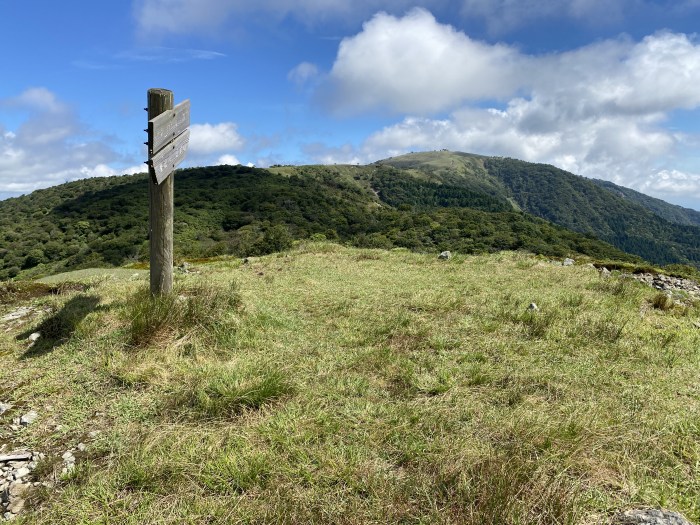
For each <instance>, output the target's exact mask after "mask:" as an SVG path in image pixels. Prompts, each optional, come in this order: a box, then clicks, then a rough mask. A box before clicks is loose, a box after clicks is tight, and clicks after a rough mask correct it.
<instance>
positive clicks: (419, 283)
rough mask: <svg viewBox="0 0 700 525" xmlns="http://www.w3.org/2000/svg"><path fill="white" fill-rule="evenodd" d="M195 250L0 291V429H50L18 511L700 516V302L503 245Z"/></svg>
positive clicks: (201, 518) (472, 523) (56, 517)
mask: <svg viewBox="0 0 700 525" xmlns="http://www.w3.org/2000/svg"><path fill="white" fill-rule="evenodd" d="M193 270H195V271H196V272H197V273H189V274H178V275H177V276H176V282H175V291H176V293H175V294H174V295H173V296H170V297H165V298H162V299H159V300H151V299H150V294H149V291H148V286H147V282H146V280H145V279H139V280H122V281H117V280H104V279H103V280H94V279H92V280H88V281H86V282H82V283H81V282H77V283H72V284H71V285H65V286H63V287H56V288H49V287H46V289H45V290H44V293H45V294H46V295H43V296H41V297H36V298H35V299H34V300H30V299H27V298H25V299H21V300H14V301H13V302H12V301H11V304H8V300H7V298H8V297H9V298H10V300H12V298H13V297H19V296H21V295H22V294H21V293H20V292H21V291H22V286H26V291H28V292H31V295H33V296H36V295H37V294H40V293H41V291H42V290H41V289H39V288H38V287H37V286H36V284H34V283H26V285H25V284H24V283H12V284H10V285H7V286H8V287H10V288H12V287H14V288H12V289H13V290H14V292H15V293H14V294H3V293H0V385H2V387H0V403H5V404H11V405H13V408H11V409H10V410H9V411H8V412H5V413H4V414H0V445H3V444H5V443H7V444H8V446H7V447H6V448H4V449H0V454H7V453H9V452H14V451H17V452H26V451H29V452H36V453H42V454H45V456H44V457H43V459H41V460H40V461H39V463H38V464H37V465H36V468H35V469H33V470H32V471H31V472H30V474H25V476H24V480H26V481H29V482H32V483H33V482H49V483H50V485H49V487H31V488H30V489H29V490H30V491H31V492H29V493H25V494H23V495H22V497H23V498H26V502H25V505H24V511H23V514H21V515H20V517H21V523H23V524H25V525H30V524H55V525H70V524H75V523H84V524H87V523H117V524H124V525H127V524H133V525H137V524H138V525H141V524H155V523H163V524H164V523H193V524H194V523H210V524H221V525H224V524H227V523H280V524H302V523H314V524H319V525H324V524H337V523H343V524H348V525H354V524H357V525H359V524H367V523H426V524H427V523H431V524H432V523H439V524H444V525H451V524H455V525H456V524H460V525H485V524H503V525H508V524H526V523H527V524H532V525H555V524H556V525H581V524H583V523H585V524H590V525H594V524H595V525H602V524H604V523H610V519H609V518H610V516H611V515H612V514H614V513H616V512H618V511H620V510H626V509H628V508H630V507H646V506H649V507H657V506H663V507H666V508H669V509H673V510H676V511H680V512H682V513H684V514H685V515H686V516H687V517H688V518H689V519H690V520H692V521H693V522H695V523H697V522H698V520H700V499H698V494H700V476H698V465H700V447H699V446H698V431H699V430H698V414H699V413H700V396H699V395H698V383H697V368H698V367H697V365H698V356H699V350H698V349H700V330H698V329H697V328H696V325H699V324H700V310H699V309H698V306H697V305H695V306H687V305H686V306H674V305H673V303H671V304H669V303H668V302H666V301H659V300H657V298H658V297H659V296H661V298H662V299H663V298H665V296H663V295H661V294H659V293H658V292H656V291H655V290H653V289H652V288H649V287H645V286H643V285H641V284H639V283H637V282H635V281H633V280H631V279H622V278H619V277H616V276H612V277H609V278H603V277H600V276H599V274H598V272H596V271H595V270H593V269H590V268H587V267H586V266H571V267H564V266H561V265H554V264H549V263H547V262H545V261H542V260H541V258H538V257H534V256H531V255H528V254H524V253H511V252H502V253H498V254H491V255H478V256H457V257H454V258H453V259H451V260H449V261H439V260H438V259H437V258H436V257H435V256H434V254H430V255H423V254H416V253H410V252H407V251H384V250H367V249H354V248H347V247H341V246H339V245H333V244H327V243H321V244H318V243H305V244H303V245H301V246H300V247H299V249H296V250H292V251H290V252H289V253H288V256H287V257H278V256H276V255H271V256H264V257H259V258H257V257H256V258H250V260H249V261H248V262H247V263H245V264H243V263H242V262H241V260H240V259H236V258H224V259H223V260H220V261H217V262H213V263H208V264H203V263H201V264H195V266H194V268H193ZM0 290H2V286H1V285H0ZM57 292H58V293H57ZM532 302H535V303H536V304H537V305H538V306H539V309H538V310H537V311H533V310H528V305H529V304H530V303H532ZM17 311H19V312H20V313H22V315H21V316H20V317H19V318H16V317H15V318H14V319H13V320H8V319H7V318H6V315H7V314H8V313H11V312H17ZM36 332H40V333H41V334H42V335H41V336H40V338H39V339H38V340H37V341H36V342H35V343H34V344H33V345H31V346H30V343H29V341H28V339H27V338H28V336H29V334H32V333H36ZM32 410H33V411H35V412H36V414H37V417H36V421H35V422H34V423H32V424H30V425H28V426H26V427H21V428H18V429H17V430H12V428H11V424H12V419H13V418H15V417H19V416H21V415H23V414H26V413H28V412H30V411H32ZM59 425H60V426H59ZM79 444H81V445H80V448H79V447H78V445H79ZM67 451H72V452H71V454H72V455H66V452H67ZM71 457H72V458H73V459H72V460H71ZM71 464H72V465H74V466H73V467H72V470H66V472H65V473H64V474H61V472H62V470H63V469H64V468H66V469H68V466H67V465H71ZM0 484H2V481H0ZM10 492H11V493H12V497H13V498H14V497H15V491H14V490H13V491H10Z"/></svg>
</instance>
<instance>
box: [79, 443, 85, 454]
mask: <svg viewBox="0 0 700 525" xmlns="http://www.w3.org/2000/svg"><path fill="white" fill-rule="evenodd" d="M86 448H87V445H86V444H85V443H78V450H79V451H80V452H85V449H86Z"/></svg>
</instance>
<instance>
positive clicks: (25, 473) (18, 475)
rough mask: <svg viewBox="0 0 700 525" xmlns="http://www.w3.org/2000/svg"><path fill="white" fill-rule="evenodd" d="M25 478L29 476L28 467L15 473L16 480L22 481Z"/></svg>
mask: <svg viewBox="0 0 700 525" xmlns="http://www.w3.org/2000/svg"><path fill="white" fill-rule="evenodd" d="M25 476H29V469H28V468H27V467H22V468H19V469H17V470H16V471H15V479H22V478H23V477H25Z"/></svg>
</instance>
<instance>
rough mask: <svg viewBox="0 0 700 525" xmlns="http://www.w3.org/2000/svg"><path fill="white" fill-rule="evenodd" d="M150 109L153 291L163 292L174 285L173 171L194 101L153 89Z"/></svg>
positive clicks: (187, 132) (185, 140) (183, 146)
mask: <svg viewBox="0 0 700 525" xmlns="http://www.w3.org/2000/svg"><path fill="white" fill-rule="evenodd" d="M146 110H147V111H148V129H147V130H146V131H147V132H148V142H147V143H146V144H148V163H147V164H148V173H149V174H150V177H149V179H150V180H149V190H148V194H149V201H150V203H149V207H148V223H149V226H148V228H149V237H150V257H151V265H150V266H151V293H152V294H153V295H162V294H168V293H170V292H171V291H172V289H173V215H174V205H173V193H174V188H175V182H174V180H173V179H174V177H175V176H174V175H173V171H175V167H176V166H177V165H178V164H180V162H182V159H184V158H185V154H186V153H187V146H188V145H189V142H190V130H189V125H190V101H189V100H185V101H184V102H181V103H180V104H178V105H177V106H175V107H173V92H172V91H170V90H168V89H149V90H148V107H147V108H146Z"/></svg>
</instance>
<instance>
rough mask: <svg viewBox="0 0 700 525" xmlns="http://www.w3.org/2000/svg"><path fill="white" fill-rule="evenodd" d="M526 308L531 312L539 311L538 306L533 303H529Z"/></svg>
mask: <svg viewBox="0 0 700 525" xmlns="http://www.w3.org/2000/svg"><path fill="white" fill-rule="evenodd" d="M527 309H528V310H530V311H531V312H539V310H540V309H539V307H538V306H537V305H536V304H535V303H530V306H528V307H527Z"/></svg>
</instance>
